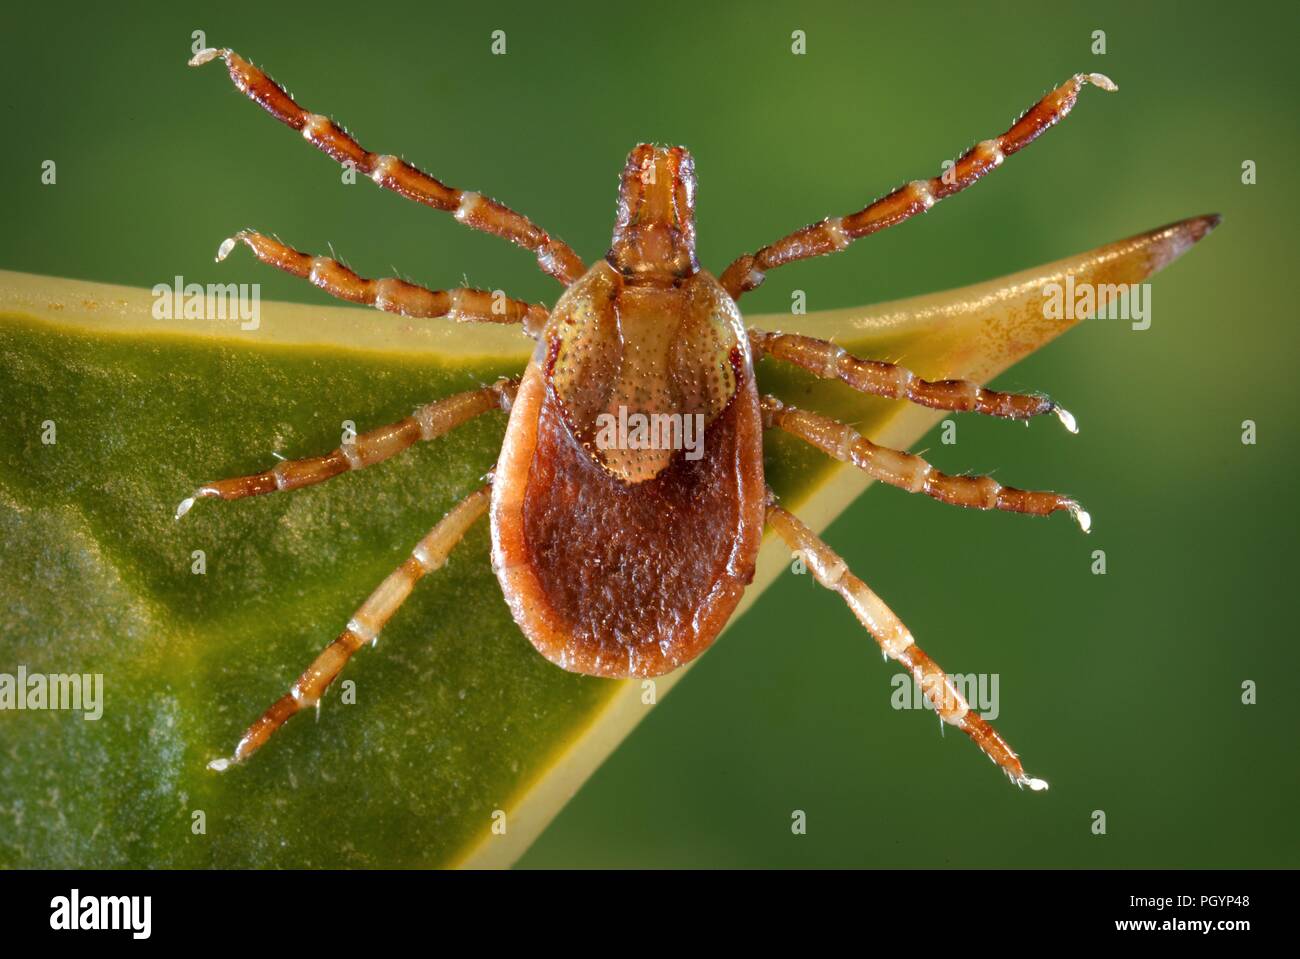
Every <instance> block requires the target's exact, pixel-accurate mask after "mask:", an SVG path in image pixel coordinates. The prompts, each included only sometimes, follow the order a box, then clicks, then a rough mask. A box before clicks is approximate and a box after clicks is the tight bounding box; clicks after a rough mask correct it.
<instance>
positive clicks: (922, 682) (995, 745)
mask: <svg viewBox="0 0 1300 959" xmlns="http://www.w3.org/2000/svg"><path fill="white" fill-rule="evenodd" d="M767 521H768V523H769V524H771V526H772V528H773V529H775V530H776V532H777V535H779V536H780V537H781V538H782V539H783V540H785V542H786V544H787V545H788V546H789V547H790V549H791V550H794V551H796V552H798V553H800V554H801V555H802V556H803V557H804V561H805V562H806V563H807V564H808V568H809V569H810V570H812V574H813V576H814V578H816V580H817V582H818V583H820V584H821V585H822V586H825V587H826V588H827V589H833V590H835V592H837V593H839V594H840V595H841V596H842V597H844V601H845V602H846V603H848V606H849V609H851V610H852V611H853V615H854V616H856V617H857V618H858V622H860V623H861V624H862V625H863V626H865V627H866V629H867V631H868V632H869V633H871V635H872V636H874V637H875V639H876V642H877V643H879V644H880V650H881V652H882V653H884V654H885V658H886V659H892V660H894V661H895V662H899V663H902V664H903V666H905V667H906V668H907V670H908V672H910V673H911V674H912V679H913V680H914V681H915V682H916V684H917V686H918V687H920V689H921V690H922V692H924V693H925V697H926V699H928V700H929V701H930V703H931V704H932V705H933V706H934V708H935V711H936V712H937V713H938V714H939V718H940V719H942V720H943V721H944V722H945V723H948V724H950V725H952V726H956V727H957V728H958V729H960V730H961V731H962V732H964V733H965V734H966V735H967V736H969V737H970V738H971V739H973V740H974V741H975V744H976V745H977V746H979V748H980V749H982V750H983V751H984V755H986V756H988V757H989V759H991V760H993V761H994V762H995V763H997V764H998V766H1000V767H1001V768H1002V771H1003V772H1005V773H1006V774H1007V775H1008V776H1010V777H1011V781H1012V782H1013V783H1015V784H1016V785H1017V786H1028V787H1029V788H1030V789H1034V790H1040V789H1046V788H1047V783H1045V782H1043V780H1041V779H1034V778H1033V777H1031V776H1028V775H1026V773H1025V769H1024V767H1023V766H1022V765H1021V764H1020V759H1019V758H1018V757H1017V756H1016V754H1015V753H1014V752H1013V751H1012V749H1011V747H1010V746H1009V745H1007V741H1006V740H1005V739H1003V738H1002V737H1001V736H999V735H998V733H997V730H995V729H994V728H993V727H992V726H990V725H989V724H988V723H987V722H985V721H984V719H983V718H982V717H980V716H979V714H977V713H974V712H971V709H970V706H969V705H968V704H967V703H966V700H965V698H964V697H963V696H962V694H961V692H960V691H959V690H958V689H957V687H956V686H955V685H953V683H952V680H950V679H949V678H948V675H947V674H946V673H945V672H944V671H943V670H942V669H940V668H939V664H938V663H936V662H935V661H934V660H933V659H931V658H930V657H929V656H927V655H926V654H925V652H924V651H923V650H922V649H921V648H920V647H919V646H917V645H916V641H915V640H914V639H913V638H912V634H911V632H910V631H909V630H908V628H907V627H906V626H905V625H903V623H902V621H901V620H900V619H899V618H898V617H897V616H895V615H894V612H893V610H891V609H890V608H889V607H888V606H886V605H885V603H884V601H883V600H882V599H881V598H880V597H879V596H877V595H876V594H875V593H874V592H872V591H871V588H870V587H869V586H867V584H866V583H864V582H863V581H862V580H860V579H858V578H857V577H856V576H854V575H853V573H851V572H850V571H849V568H848V566H846V565H845V563H844V560H843V559H841V558H840V557H839V556H838V555H837V554H836V553H835V551H834V550H832V549H831V548H830V547H829V546H827V545H826V543H824V542H823V541H822V540H821V538H820V537H818V536H817V534H816V533H814V532H813V531H812V530H810V529H809V528H808V527H807V526H805V525H804V524H803V523H802V522H801V521H800V520H799V518H798V517H796V516H795V515H794V514H793V513H790V512H788V511H786V510H784V509H782V508H781V507H780V506H777V505H775V503H772V504H769V506H768V508H767Z"/></svg>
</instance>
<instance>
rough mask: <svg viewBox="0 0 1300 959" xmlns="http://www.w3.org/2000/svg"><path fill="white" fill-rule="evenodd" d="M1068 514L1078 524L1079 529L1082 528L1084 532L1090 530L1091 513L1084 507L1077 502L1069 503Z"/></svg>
mask: <svg viewBox="0 0 1300 959" xmlns="http://www.w3.org/2000/svg"><path fill="white" fill-rule="evenodd" d="M1070 515H1071V516H1073V517H1074V521H1075V522H1076V523H1078V524H1079V529H1081V530H1083V531H1084V532H1085V533H1091V532H1092V514H1091V513H1089V512H1088V511H1087V510H1086V509H1084V508H1083V507H1082V506H1080V505H1079V504H1078V503H1071V504H1070Z"/></svg>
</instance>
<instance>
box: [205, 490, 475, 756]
mask: <svg viewBox="0 0 1300 959" xmlns="http://www.w3.org/2000/svg"><path fill="white" fill-rule="evenodd" d="M491 489H492V487H491V485H490V484H489V485H487V486H483V487H480V488H479V489H477V490H475V491H474V492H473V493H470V494H469V496H467V497H465V498H464V499H463V500H461V501H460V502H459V503H457V504H456V505H455V506H454V507H452V509H451V511H450V512H448V513H447V515H446V516H444V517H443V518H442V520H441V521H439V523H438V525H437V526H435V527H434V528H433V529H431V530H430V531H429V533H428V534H427V535H426V536H425V537H424V539H422V540H420V542H419V543H417V544H416V546H415V549H413V550H412V551H411V555H410V557H409V558H408V559H407V560H406V562H404V563H402V565H401V566H399V567H397V569H395V570H393V572H391V573H389V574H388V578H387V579H385V580H384V581H383V582H382V583H380V584H379V586H378V587H377V588H376V589H375V591H374V592H373V593H371V594H370V598H369V599H367V600H366V601H365V602H364V603H362V604H361V606H360V607H358V609H357V611H356V612H355V613H353V614H352V618H351V619H350V620H348V625H347V627H346V628H345V629H344V630H343V632H342V633H340V634H339V636H338V638H337V639H335V640H334V642H332V643H330V644H329V645H328V646H326V647H325V648H324V649H323V650H321V653H320V655H319V656H317V657H316V658H315V659H314V660H313V661H312V664H311V665H310V666H308V667H307V669H306V671H305V672H304V673H303V674H302V675H301V676H299V677H298V681H297V682H296V683H294V684H293V686H291V687H290V688H289V691H288V692H287V693H285V694H284V695H283V696H281V697H280V698H279V699H277V700H276V701H275V702H274V703H272V704H271V706H270V708H268V709H267V710H266V712H264V713H262V715H261V717H260V718H259V719H258V720H257V721H256V722H254V723H253V725H251V726H249V727H248V731H247V732H245V733H244V735H243V738H241V739H240V740H239V744H238V745H237V746H236V747H235V752H234V755H232V756H231V757H230V758H229V759H214V760H212V762H210V763H208V768H209V769H214V770H216V771H217V772H221V771H223V770H225V769H228V768H229V767H230V765H231V764H232V763H240V762H243V761H244V760H245V759H247V758H248V757H249V756H251V755H252V754H253V753H255V752H257V750H259V749H260V748H262V745H263V744H264V743H265V742H266V741H267V740H268V739H270V738H271V735H272V733H274V732H275V731H276V730H277V729H279V728H280V727H281V726H283V725H284V724H285V722H287V721H288V720H289V719H290V717H292V716H294V715H295V714H297V713H298V712H300V711H301V710H302V709H303V708H305V707H308V706H315V707H316V708H317V709H320V699H321V696H323V695H324V694H325V690H326V689H328V688H329V685H330V683H332V682H334V680H335V679H337V678H338V675H339V673H341V672H342V671H343V667H344V666H346V665H347V662H348V660H349V659H351V658H352V654H353V653H355V652H356V651H357V650H358V649H360V648H361V647H362V646H364V645H365V644H366V643H371V644H373V643H375V642H377V641H378V639H379V633H380V631H381V630H382V629H383V628H384V626H385V625H387V623H388V621H389V620H390V619H391V618H392V616H393V614H394V613H395V612H397V610H398V608H399V607H400V606H401V605H402V603H404V602H405V601H406V597H408V596H410V595H411V590H413V589H414V588H415V584H416V583H418V582H419V581H420V580H421V579H423V578H424V577H425V576H426V575H428V574H429V573H432V572H434V571H435V570H437V569H439V568H441V567H442V566H443V564H445V563H446V562H447V557H448V555H450V553H451V551H452V549H453V548H454V547H455V546H456V544H457V543H459V542H460V541H461V540H462V539H464V538H465V534H466V533H467V532H468V531H469V528H470V527H471V526H472V525H473V524H474V521H475V520H477V519H478V518H479V517H480V516H482V515H483V514H484V513H486V512H487V508H488V499H489V496H490V495H491Z"/></svg>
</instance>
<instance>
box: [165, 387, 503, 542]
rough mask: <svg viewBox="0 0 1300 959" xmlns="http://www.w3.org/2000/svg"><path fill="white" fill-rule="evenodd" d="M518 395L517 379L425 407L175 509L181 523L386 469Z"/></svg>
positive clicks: (216, 486) (218, 484)
mask: <svg viewBox="0 0 1300 959" xmlns="http://www.w3.org/2000/svg"><path fill="white" fill-rule="evenodd" d="M518 389H519V381H518V380H517V379H500V380H497V381H496V382H495V383H493V384H491V385H490V386H483V387H480V388H479V389H477V390H470V391H469V392H467V393H457V394H456V395H455V396H448V397H447V398H446V399H441V400H437V401H436V402H433V403H428V404H426V405H424V406H421V407H420V408H419V409H417V410H416V411H415V412H414V413H413V414H411V415H410V416H408V417H406V419H404V420H399V421H398V422H396V423H390V424H389V425H388V426H381V427H379V428H378V429H374V430H371V431H370V432H368V433H362V434H360V435H358V436H357V438H356V439H355V440H354V441H353V442H352V443H350V444H348V445H346V446H341V447H339V448H338V449H336V450H334V452H332V453H329V454H327V455H325V456H313V457H311V458H309V459H301V460H283V461H281V462H279V463H277V464H276V465H275V466H273V467H272V468H271V469H269V470H266V471H265V472H262V473H255V474H253V475H251V476H236V477H233V478H231V479H223V480H216V481H215V482H211V483H204V484H203V485H202V486H200V487H199V488H198V489H197V490H195V492H194V495H193V496H190V497H188V498H187V499H185V500H184V501H182V502H181V504H180V506H178V507H176V518H177V519H180V518H181V517H182V516H184V515H185V514H186V513H188V512H189V511H190V507H192V506H193V505H194V501H195V500H198V499H207V498H211V497H217V498H220V499H242V498H243V497H245V496H260V495H261V494H263V493H276V492H279V491H281V490H291V489H298V488H299V487H301V486H311V485H312V484H314V483H323V482H325V481H326V480H327V479H332V478H333V477H335V476H338V475H339V474H340V473H346V472H348V471H349V470H359V469H364V468H365V467H367V466H373V465H374V464H375V463H381V462H383V461H384V460H386V459H388V458H389V457H392V456H396V455H397V454H398V453H400V452H402V451H403V450H405V449H407V448H409V447H411V446H413V445H414V444H415V443H417V442H418V441H420V440H432V439H437V438H438V437H439V436H444V435H446V434H447V433H450V432H451V431H452V430H454V429H455V428H456V427H458V426H460V425H462V424H464V423H468V422H469V421H470V420H472V419H473V418H474V417H476V416H481V415H482V414H484V413H487V412H489V411H491V410H495V409H500V410H506V411H509V409H510V407H511V404H513V403H514V400H515V392H516V390H518Z"/></svg>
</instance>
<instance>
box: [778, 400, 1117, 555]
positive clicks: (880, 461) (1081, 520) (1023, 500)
mask: <svg viewBox="0 0 1300 959" xmlns="http://www.w3.org/2000/svg"><path fill="white" fill-rule="evenodd" d="M761 402H762V411H763V425H764V426H765V427H767V428H769V429H772V428H775V429H779V430H784V431H785V432H787V433H790V434H791V435H793V436H797V437H799V439H801V440H803V441H805V442H807V443H810V444H812V445H813V446H815V447H817V448H818V449H819V450H821V451H822V452H823V453H825V454H826V455H827V456H832V457H834V458H835V459H837V460H839V461H840V462H842V463H850V464H852V465H853V466H856V467H857V468H858V469H860V470H862V471H863V472H866V473H869V474H870V475H871V476H873V477H875V478H876V479H878V480H881V481H883V482H885V483H889V484H890V485H891V486H897V487H900V488H901V489H905V490H907V491H908V492H909V493H924V494H925V495H926V496H931V497H933V498H934V499H937V500H939V501H940V502H944V503H951V504H953V505H954V506H969V507H972V508H974V509H999V510H1006V511H1007V512H1010V513H1028V514H1030V515H1032V516H1046V515H1048V514H1049V513H1055V512H1057V511H1058V510H1066V511H1068V512H1069V513H1070V515H1071V516H1073V517H1074V520H1075V522H1077V523H1078V524H1079V527H1080V528H1081V529H1082V530H1083V531H1084V532H1085V533H1086V532H1088V530H1089V529H1090V528H1091V527H1092V517H1091V516H1089V515H1088V513H1087V511H1086V510H1084V509H1083V507H1081V506H1080V505H1079V504H1078V503H1077V502H1076V501H1075V500H1073V499H1070V498H1069V497H1067V496H1062V495H1060V494H1059V493H1044V492H1035V491H1030V490H1022V489H1015V488H1013V487H1010V486H1003V485H1001V484H1000V483H998V482H997V480H995V479H993V477H991V476H949V475H948V474H946V473H940V472H939V471H938V470H937V469H935V468H934V467H933V466H931V465H930V464H929V463H927V462H926V461H925V460H923V459H921V457H919V456H915V455H913V454H912V453H904V452H902V451H901V450H894V449H889V448H888V447H885V446H877V445H876V444H875V443H873V442H871V440H869V439H867V438H866V437H865V436H862V435H861V434H860V433H858V432H857V431H856V430H854V429H853V427H851V426H846V425H845V424H843V423H841V422H839V421H838V420H833V419H831V418H830V417H828V416H822V415H820V414H818V413H810V412H808V411H807V410H801V409H797V408H796V407H793V406H787V405H786V404H784V403H782V402H781V401H780V400H778V399H777V398H776V397H775V396H764V397H763V398H762V401H761Z"/></svg>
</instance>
